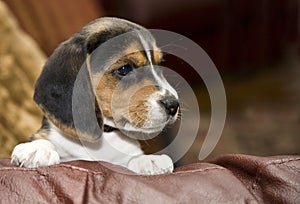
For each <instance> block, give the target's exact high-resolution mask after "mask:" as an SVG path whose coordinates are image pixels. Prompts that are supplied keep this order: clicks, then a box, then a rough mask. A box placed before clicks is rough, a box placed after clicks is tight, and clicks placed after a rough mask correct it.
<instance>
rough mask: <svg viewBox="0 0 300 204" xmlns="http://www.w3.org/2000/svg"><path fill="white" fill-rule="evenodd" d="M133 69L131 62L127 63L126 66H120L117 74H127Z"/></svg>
mask: <svg viewBox="0 0 300 204" xmlns="http://www.w3.org/2000/svg"><path fill="white" fill-rule="evenodd" d="M132 70H133V67H132V65H130V64H125V65H124V66H122V67H120V68H119V69H116V70H115V74H117V75H118V76H121V77H122V76H125V75H127V74H128V73H129V72H131V71H132Z"/></svg>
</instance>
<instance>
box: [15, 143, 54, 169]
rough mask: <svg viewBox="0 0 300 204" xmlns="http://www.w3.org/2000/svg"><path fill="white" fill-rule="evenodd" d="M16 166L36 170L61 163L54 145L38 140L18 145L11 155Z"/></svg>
mask: <svg viewBox="0 0 300 204" xmlns="http://www.w3.org/2000/svg"><path fill="white" fill-rule="evenodd" d="M11 163H12V164H13V165H15V166H20V167H27V168H35V167H39V166H49V165H53V164H58V163H59V155H58V153H57V152H56V151H55V147H54V145H53V144H52V143H51V142H49V141H48V140H46V139H38V140H34V141H32V142H26V143H22V144H19V145H17V146H16V147H15V148H14V150H13V152H12V155H11Z"/></svg>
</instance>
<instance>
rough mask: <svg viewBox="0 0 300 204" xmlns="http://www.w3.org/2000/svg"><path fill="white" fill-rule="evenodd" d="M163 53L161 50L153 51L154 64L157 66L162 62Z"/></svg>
mask: <svg viewBox="0 0 300 204" xmlns="http://www.w3.org/2000/svg"><path fill="white" fill-rule="evenodd" d="M162 56H163V55H162V53H161V51H160V50H153V58H154V62H155V64H159V63H161V61H162Z"/></svg>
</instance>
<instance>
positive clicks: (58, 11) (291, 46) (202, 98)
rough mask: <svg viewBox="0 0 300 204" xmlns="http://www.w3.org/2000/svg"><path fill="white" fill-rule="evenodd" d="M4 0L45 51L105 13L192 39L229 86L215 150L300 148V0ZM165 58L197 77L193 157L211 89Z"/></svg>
mask: <svg viewBox="0 0 300 204" xmlns="http://www.w3.org/2000/svg"><path fill="white" fill-rule="evenodd" d="M4 2H5V3H6V4H7V5H8V6H9V8H10V9H11V10H12V12H13V13H14V15H15V16H16V17H17V19H18V21H19V24H20V26H21V27H22V28H23V29H24V30H25V31H26V32H27V33H29V34H30V35H31V36H32V37H33V38H34V39H35V40H36V42H37V43H38V44H39V46H40V47H41V48H42V50H43V51H44V52H45V53H46V54H47V55H48V56H49V55H50V54H51V53H52V52H53V50H54V49H55V48H56V47H57V46H58V44H59V43H61V42H62V41H64V40H66V39H68V38H69V37H70V36H71V35H72V34H73V33H75V32H77V31H79V30H80V28H81V27H82V26H84V25H85V24H87V23H88V22H89V21H91V20H93V19H95V18H98V17H102V16H117V17H122V18H125V19H128V20H131V21H134V22H137V23H139V24H141V25H143V26H145V27H147V28H153V29H164V30H170V31H174V32H177V33H179V34H182V35H184V36H186V37H188V38H190V39H192V40H193V41H195V42H196V43H197V44H199V45H200V46H201V47H202V48H203V49H204V50H205V51H206V52H207V53H208V55H209V56H210V57H211V59H212V60H213V62H214V63H215V65H216V67H217V68H218V70H219V72H220V74H221V76H222V78H223V80H224V85H225V89H226V93H227V100H228V115H227V121H226V126H225V129H224V133H223V136H222V138H221V140H220V142H219V144H218V145H217V147H216V149H215V150H214V152H213V154H212V155H211V157H213V156H215V155H218V154H225V153H247V154H256V155H274V154H299V153H300V147H299V144H300V108H299V103H300V95H299V94H300V82H299V76H300V75H299V73H300V70H299V68H300V66H299V65H300V64H299V56H300V32H299V29H300V20H299V19H300V15H299V9H300V3H299V1H298V0H243V1H238V0H188V1H182V0H163V1H161V0H160V1H159V0H151V1H141V0H127V1H121V0H110V1H100V0H76V1H72V0H51V1H49V0H26V1H18V0H5V1H4ZM165 65H167V66H168V67H174V70H175V71H177V72H179V73H180V74H181V75H182V76H184V78H185V79H186V80H187V81H188V82H189V83H190V84H191V85H192V87H193V89H194V91H195V93H196V95H197V97H198V100H199V107H200V110H201V111H202V112H201V113H203V114H202V115H201V126H200V130H199V135H198V137H197V140H196V141H195V143H194V145H193V146H192V148H191V149H190V151H189V152H188V153H187V155H186V156H185V157H184V158H183V159H182V163H188V162H194V161H197V156H198V153H199V150H200V147H201V144H202V141H203V138H204V137H205V134H206V131H207V128H208V125H209V118H210V117H209V111H210V105H209V103H210V102H209V97H208V96H207V91H206V89H205V86H204V85H203V83H201V79H199V77H198V76H197V75H195V73H194V72H193V71H192V69H190V68H188V65H186V64H185V63H184V62H182V61H181V60H180V59H176V58H174V57H172V56H166V62H165ZM182 70H184V71H182ZM199 81H200V82H199ZM200 93H201V94H200ZM211 157H210V158H211Z"/></svg>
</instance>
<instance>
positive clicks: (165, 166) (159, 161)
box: [127, 154, 174, 175]
mask: <svg viewBox="0 0 300 204" xmlns="http://www.w3.org/2000/svg"><path fill="white" fill-rule="evenodd" d="M127 168H128V169H130V170H132V171H134V172H136V173H138V174H143V175H155V174H165V173H172V172H173V170H174V166H173V162H172V159H171V158H170V157H169V156H167V155H165V154H162V155H140V156H137V157H134V158H132V159H131V160H130V161H129V162H128V165H127Z"/></svg>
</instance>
